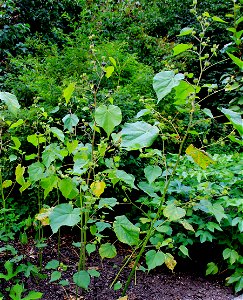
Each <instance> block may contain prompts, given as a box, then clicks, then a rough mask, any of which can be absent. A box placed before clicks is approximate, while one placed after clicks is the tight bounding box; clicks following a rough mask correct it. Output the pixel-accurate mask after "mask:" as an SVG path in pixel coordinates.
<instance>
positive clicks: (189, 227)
mask: <svg viewBox="0 0 243 300" xmlns="http://www.w3.org/2000/svg"><path fill="white" fill-rule="evenodd" d="M179 223H181V225H182V226H183V227H184V228H185V229H186V230H190V231H193V232H195V230H194V228H193V227H192V225H191V224H190V223H188V222H187V221H186V220H180V221H179Z"/></svg>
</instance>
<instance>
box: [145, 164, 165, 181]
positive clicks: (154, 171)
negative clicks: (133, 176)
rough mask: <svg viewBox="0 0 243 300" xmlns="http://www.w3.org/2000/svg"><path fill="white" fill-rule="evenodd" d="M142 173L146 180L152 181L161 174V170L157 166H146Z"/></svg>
mask: <svg viewBox="0 0 243 300" xmlns="http://www.w3.org/2000/svg"><path fill="white" fill-rule="evenodd" d="M144 174H145V177H146V178H147V180H148V182H149V183H152V182H154V181H155V179H157V178H158V177H159V176H160V175H161V174H162V170H161V168H160V167H159V166H147V167H146V168H145V169H144Z"/></svg>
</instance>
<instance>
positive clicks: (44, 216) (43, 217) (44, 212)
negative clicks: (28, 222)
mask: <svg viewBox="0 0 243 300" xmlns="http://www.w3.org/2000/svg"><path fill="white" fill-rule="evenodd" d="M52 211H53V207H48V208H44V207H43V208H42V209H41V210H40V212H39V213H38V214H37V215H36V216H35V219H36V220H38V221H40V222H41V224H42V226H46V225H49V224H50V220H49V216H50V213H51V212H52Z"/></svg>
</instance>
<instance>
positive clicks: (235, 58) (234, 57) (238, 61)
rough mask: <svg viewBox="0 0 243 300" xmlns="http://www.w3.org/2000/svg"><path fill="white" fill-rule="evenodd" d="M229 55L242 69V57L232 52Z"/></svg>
mask: <svg viewBox="0 0 243 300" xmlns="http://www.w3.org/2000/svg"><path fill="white" fill-rule="evenodd" d="M227 54H228V55H229V57H230V58H231V59H232V60H233V62H234V63H235V64H236V65H237V66H238V67H239V68H240V69H241V70H243V61H242V60H241V59H239V58H238V57H236V56H234V55H233V54H231V53H228V52H227Z"/></svg>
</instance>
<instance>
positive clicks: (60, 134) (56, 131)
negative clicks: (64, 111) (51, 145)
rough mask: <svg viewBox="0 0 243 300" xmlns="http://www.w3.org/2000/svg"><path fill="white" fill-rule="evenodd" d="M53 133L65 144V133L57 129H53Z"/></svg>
mask: <svg viewBox="0 0 243 300" xmlns="http://www.w3.org/2000/svg"><path fill="white" fill-rule="evenodd" d="M50 130H51V132H52V133H53V134H54V135H55V136H56V137H57V138H58V139H59V140H60V141H62V142H64V133H63V132H62V131H61V130H60V129H59V128H57V127H51V128H50Z"/></svg>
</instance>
